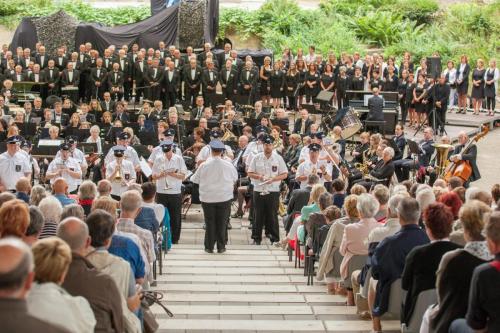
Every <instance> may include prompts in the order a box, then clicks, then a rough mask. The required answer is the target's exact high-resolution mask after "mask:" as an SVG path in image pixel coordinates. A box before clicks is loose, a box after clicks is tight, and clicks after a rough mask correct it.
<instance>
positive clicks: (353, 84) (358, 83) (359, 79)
mask: <svg viewBox="0 0 500 333" xmlns="http://www.w3.org/2000/svg"><path fill="white" fill-rule="evenodd" d="M349 89H350V90H358V91H363V90H364V89H365V78H364V77H363V75H360V76H351V80H350V83H349Z"/></svg>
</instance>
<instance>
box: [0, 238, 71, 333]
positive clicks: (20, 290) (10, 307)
mask: <svg viewBox="0 0 500 333" xmlns="http://www.w3.org/2000/svg"><path fill="white" fill-rule="evenodd" d="M33 268H34V264H33V255H32V254H31V250H30V248H29V247H28V246H27V245H26V244H24V243H23V242H22V241H20V240H18V239H16V238H4V239H1V240H0V322H1V323H2V324H1V327H2V332H9V333H23V332H51V333H59V332H68V331H66V330H64V329H63V328H60V327H58V326H55V325H52V324H49V323H47V322H45V321H43V320H40V319H37V318H35V317H33V316H32V315H30V314H29V313H28V308H27V305H26V296H27V295H28V292H29V291H30V289H31V285H32V283H33V278H34V276H35V274H34V272H33Z"/></svg>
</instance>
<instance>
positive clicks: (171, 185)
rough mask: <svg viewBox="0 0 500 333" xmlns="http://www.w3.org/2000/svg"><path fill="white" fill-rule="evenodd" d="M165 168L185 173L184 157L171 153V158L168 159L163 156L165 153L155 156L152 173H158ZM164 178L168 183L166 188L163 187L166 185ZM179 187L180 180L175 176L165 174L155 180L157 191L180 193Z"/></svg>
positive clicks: (180, 185)
mask: <svg viewBox="0 0 500 333" xmlns="http://www.w3.org/2000/svg"><path fill="white" fill-rule="evenodd" d="M165 170H167V171H175V170H177V172H179V173H183V174H184V175H186V174H187V168H186V163H184V158H182V157H181V156H178V155H175V154H172V158H171V159H170V160H168V159H167V158H166V157H165V154H163V155H161V156H159V157H157V158H156V160H155V162H154V163H153V173H154V174H159V173H161V172H162V171H165ZM165 179H166V181H167V183H168V190H166V189H165V187H167V186H166V184H165ZM181 187H182V180H181V179H178V178H175V177H171V176H166V177H162V178H159V179H157V180H156V192H157V193H163V194H180V193H181Z"/></svg>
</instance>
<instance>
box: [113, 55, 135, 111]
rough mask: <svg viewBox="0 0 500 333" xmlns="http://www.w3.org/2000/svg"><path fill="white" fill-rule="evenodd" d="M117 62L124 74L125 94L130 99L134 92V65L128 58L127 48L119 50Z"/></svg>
mask: <svg viewBox="0 0 500 333" xmlns="http://www.w3.org/2000/svg"><path fill="white" fill-rule="evenodd" d="M116 62H117V63H118V65H119V67H118V68H119V71H120V72H122V74H123V96H124V97H125V100H127V101H128V100H129V98H130V94H131V93H132V91H131V90H132V66H131V65H130V62H129V60H128V58H127V54H126V53H125V50H123V49H120V51H118V59H117V60H116Z"/></svg>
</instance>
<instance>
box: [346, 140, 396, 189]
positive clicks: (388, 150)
mask: <svg viewBox="0 0 500 333" xmlns="http://www.w3.org/2000/svg"><path fill="white" fill-rule="evenodd" d="M377 155H378V156H379V159H378V161H377V162H376V163H372V162H370V163H369V164H368V168H369V170H370V171H369V173H368V177H367V178H365V179H364V180H361V181H355V182H354V184H360V185H362V186H364V187H365V188H366V190H367V191H370V190H371V189H372V187H373V186H374V185H376V184H383V185H385V186H389V184H390V181H391V178H392V176H393V175H394V161H393V158H394V149H392V147H387V146H385V144H382V143H381V144H380V145H379V147H378V148H377Z"/></svg>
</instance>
